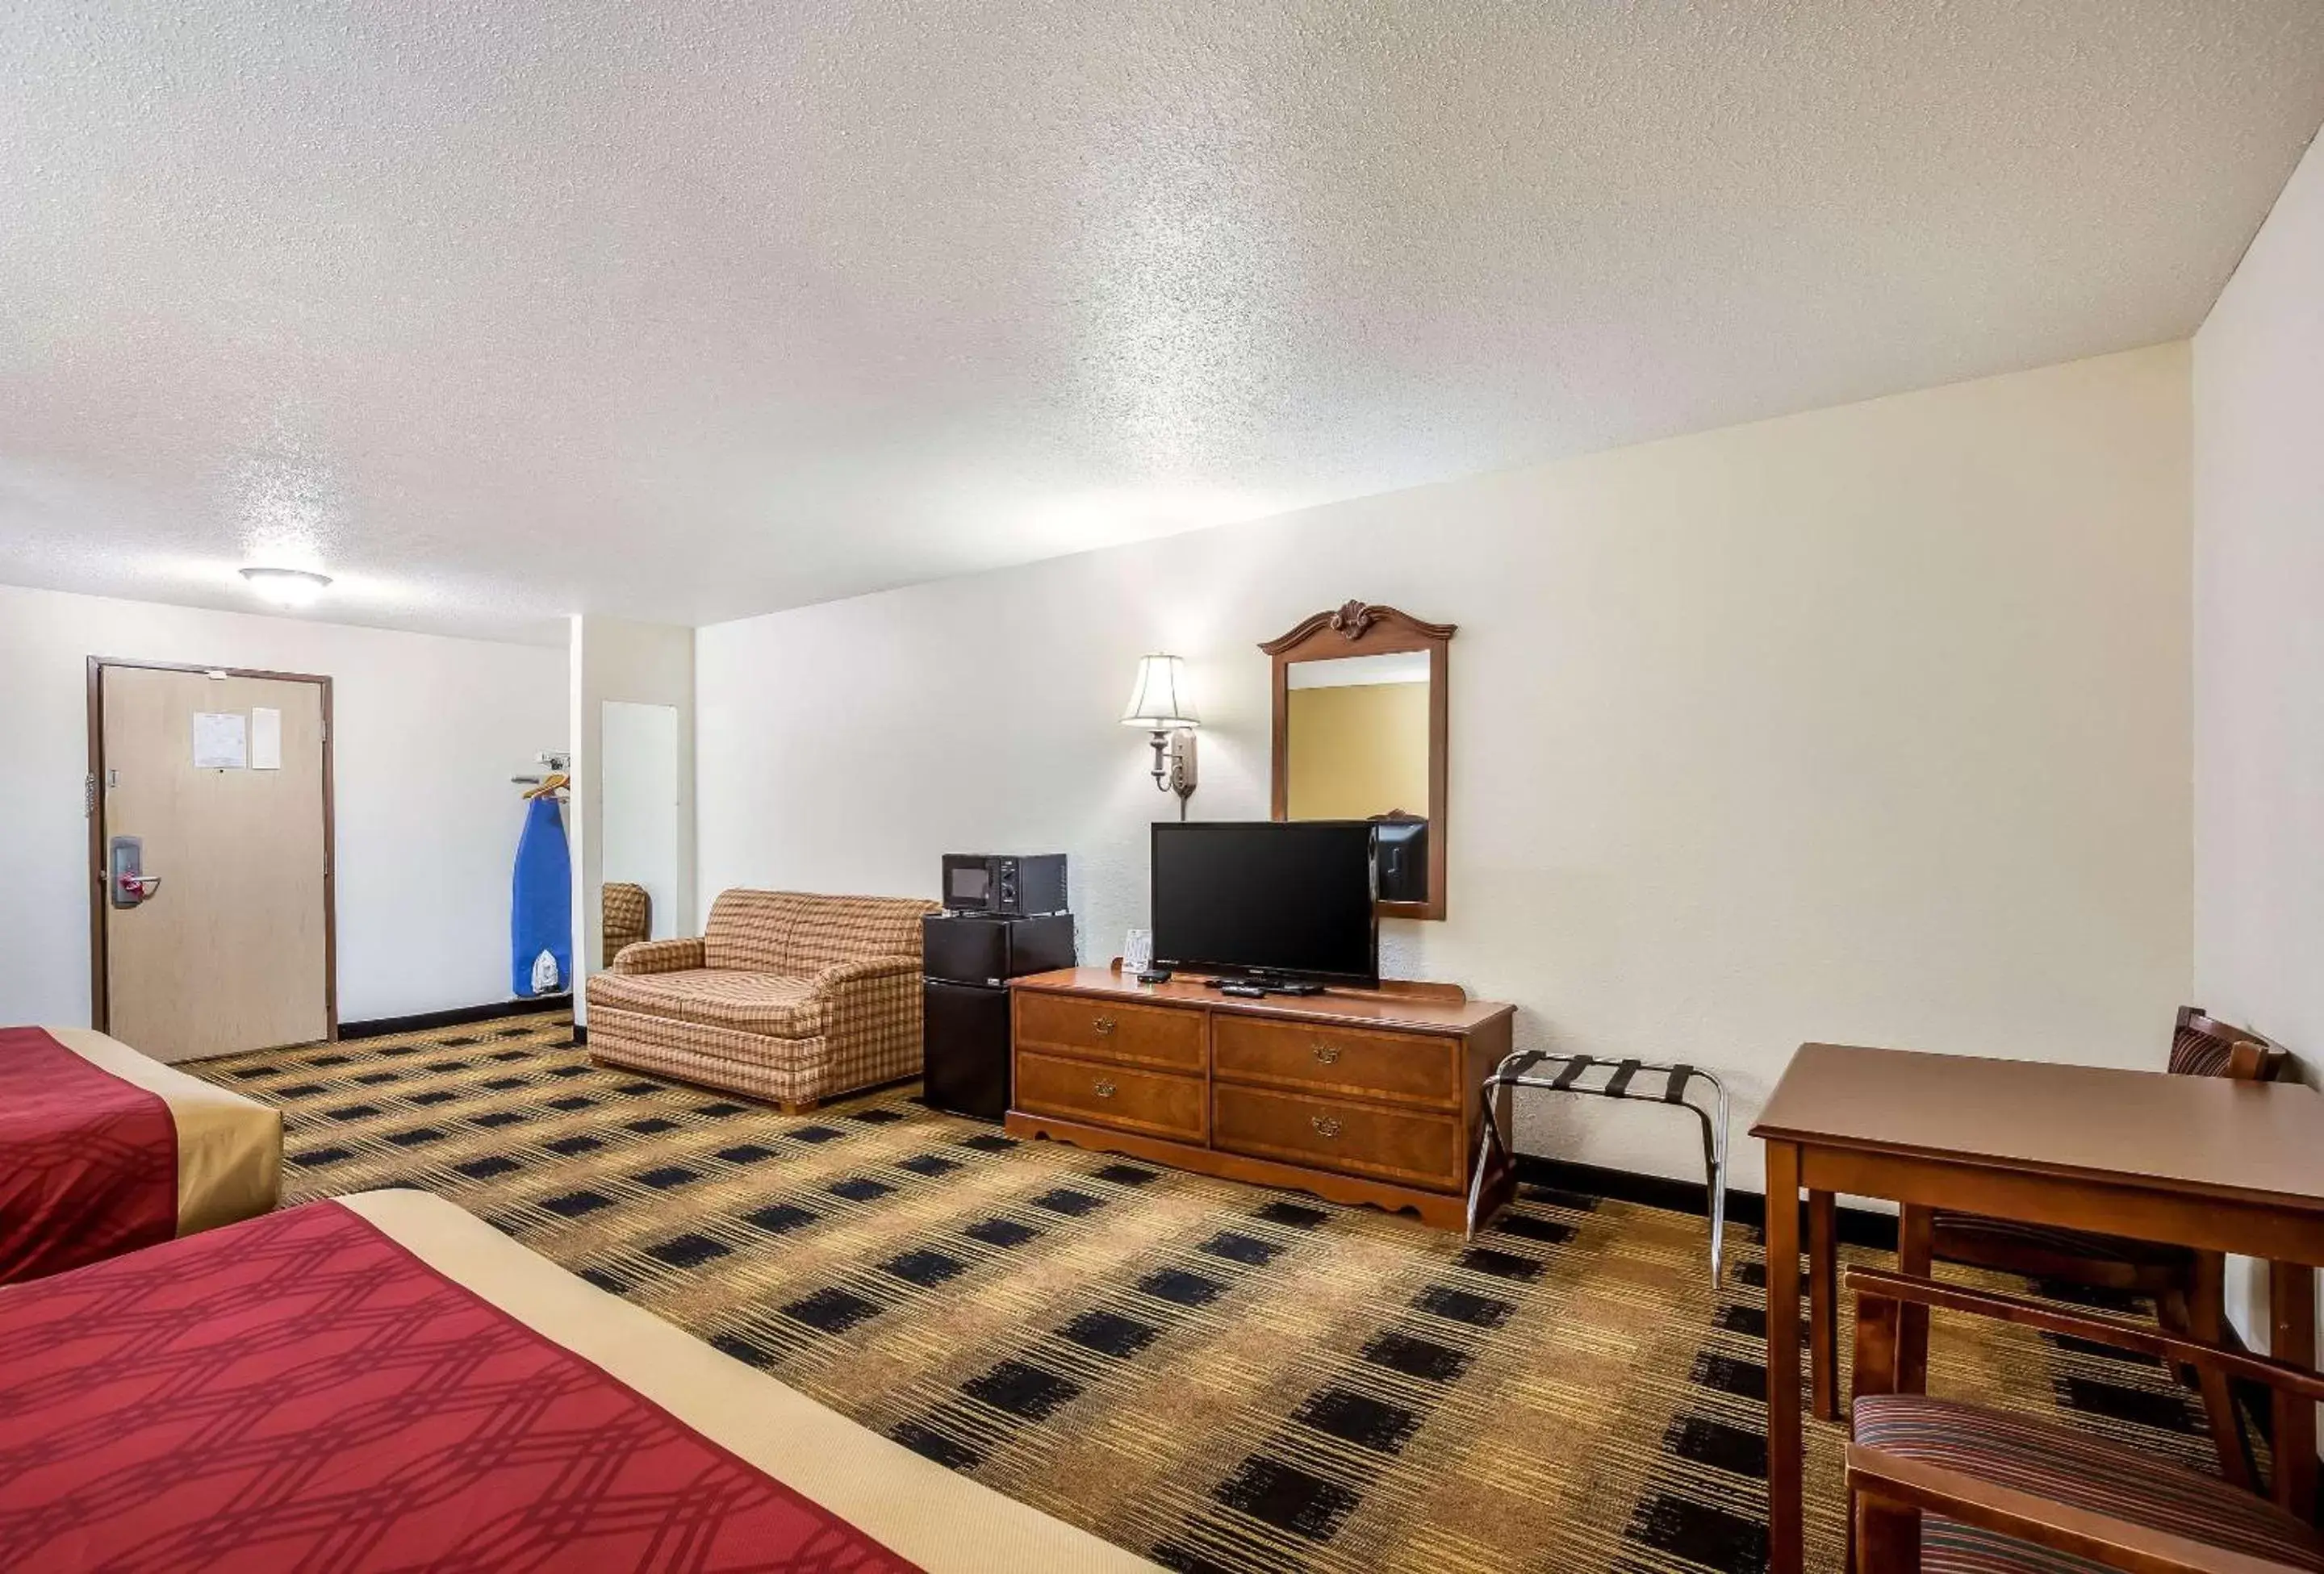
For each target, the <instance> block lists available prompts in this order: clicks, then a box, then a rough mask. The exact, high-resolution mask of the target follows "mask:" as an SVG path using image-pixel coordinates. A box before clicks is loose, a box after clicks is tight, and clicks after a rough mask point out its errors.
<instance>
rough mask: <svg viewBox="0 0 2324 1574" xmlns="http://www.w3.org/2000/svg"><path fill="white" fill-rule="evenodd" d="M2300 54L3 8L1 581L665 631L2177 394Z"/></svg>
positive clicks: (1212, 25) (1296, 16)
mask: <svg viewBox="0 0 2324 1574" xmlns="http://www.w3.org/2000/svg"><path fill="white" fill-rule="evenodd" d="M2319 119H2324V4H2319V3H2318V0H2234V3H2232V4H2228V3H2225V0H2112V3H2107V4H2098V3H2092V0H2043V3H2029V0H1809V3H1799V4H1785V5H1777V4H1771V3H1768V0H1692V3H1681V0H1629V3H1620V0H1559V3H1551V4H1535V5H1514V4H1512V5H1500V4H1488V3H1485V0H1406V3H1403V4H1394V5H1388V4H1378V3H1372V0H1306V3H1302V4H1291V3H1286V4H1277V5H1256V4H1250V3H1249V0H1176V3H1174V4H1169V5H1152V4H1138V5H1129V4H1120V3H1109V0H1051V3H1044V0H959V3H954V4H949V5H918V4H903V3H899V0H872V3H870V4H862V5H842V4H832V3H816V0H792V3H789V4H781V5H765V4H757V3H753V4H734V5H721V4H714V3H712V0H679V3H666V4H661V5H652V6H645V5H632V4H626V3H623V4H614V3H606V4H602V5H591V4H578V3H569V4H545V3H541V0H494V3H493V4H490V5H473V4H469V3H467V0H460V3H457V4H454V3H451V0H436V3H429V4H423V3H416V0H397V3H395V4H392V5H365V4H360V3H357V0H337V3H328V0H243V3H239V4H207V5H206V4H196V3H192V0H188V3H185V4H158V3H156V4H136V5H97V6H92V5H84V4H78V3H70V4H69V3H67V0H13V3H12V4H11V5H8V6H7V7H5V15H0V580H7V581H14V582H17V583H23V584H49V585H57V586H62V587H66V588H72V589H83V590H92V591H100V592H106V593H111V594H132V595H142V596H149V597H154V598H158V599H164V600H171V601H184V602H193V603H211V604H220V605H230V606H241V605H246V604H248V598H247V597H246V596H245V595H244V593H243V592H242V591H241V589H240V588H239V586H238V585H237V584H234V583H232V581H231V571H232V569H233V567H234V566H235V565H236V564H238V563H240V562H243V561H247V560H249V558H250V557H252V556H261V557H273V558H280V559H289V560H297V559H299V558H300V557H313V558H315V559H318V560H319V561H320V563H321V564H322V565H323V566H325V567H327V568H328V569H329V570H330V571H332V572H334V573H336V574H338V575H341V576H342V579H343V584H342V586H341V593H340V594H337V595H336V596H335V597H334V598H332V600H331V601H330V602H328V603H326V605H325V607H324V609H323V611H322V612H321V614H320V615H326V616H332V617H338V618H346V619H353V620H355V621H371V622H381V623H386V624H390V625H401V626H409V627H418V628H432V629H445V630H454V631H467V632H477V633H495V634H504V635H515V636H519V637H536V638H558V637H560V634H559V631H558V628H557V625H556V624H555V622H554V621H553V620H554V619H555V618H556V617H557V616H558V614H562V613H564V612H571V611H576V610H587V611H595V612H611V613H616V614H621V615H626V616H633V617H640V618H649V619H659V620H669V621H710V620H715V619H719V618H725V617H732V616H736V615H739V614H743V613H748V612H760V611H764V610H768V609H771V608H776V607H781V606H785V605H791V604H796V603H801V602H806V601H812V600H819V599H823V598H825V597H830V596H835V595H842V594H852V593H854V592H858V591H862V590H866V589H871V588H873V587H876V586H881V585H886V584H897V583H900V582H903V581H908V580H912V579H920V578H927V577H930V576H934V575H945V574H952V573H956V572H960V571H964V570H970V569H976V568H982V567H988V566H997V565H1001V564H1006V563H1011V562H1019V561H1024V560H1027V559H1030V558H1034V557H1042V556H1047V555H1049V554H1054V553H1060V552H1068V551H1074V550H1079V549H1082V548H1090V547H1094V546H1099V545H1103V544H1106V543H1110V542H1113V541H1118V540H1123V539H1127V538H1133V537H1138V536H1141V535H1148V534H1153V533H1157V532H1160V531H1166V530H1171V529H1184V528H1188V527H1192V526H1195V525H1202V524H1209V523H1214V522H1217V521H1220V520H1229V519H1236V518H1244V517H1250V516H1254V515H1258V514H1262V513H1268V512H1274V511H1279V510H1282V509H1285V508H1288V507H1293V506H1297V505H1302V504H1306V503H1312V502H1323V501H1326V500H1329V499H1333V498H1338V497H1345V496H1351V495H1355V494H1360V493H1364V492H1378V491H1382V490H1386V489H1389V488H1394V487H1400V486H1406V485H1410V484H1414V483H1421V482H1425V481H1431V480H1436V479H1441V478H1444V477H1448V476H1452V475H1456V474H1466V473H1470V472H1474V471H1479V470H1485V469H1492V468H1498V467H1503V466H1508V465H1517V464H1521V463H1525V462H1528V461H1533V460H1538V459H1543V458H1546V457H1550V456H1556V455H1560V454H1566V453H1572V452H1576V451H1580V450H1584V449H1589V448H1595V447H1602V446H1609V445H1613V444H1618V443H1625V442H1630V441H1634V440H1637V439H1642V438H1646V437H1657V436H1663V435H1667V434H1670V433H1674V432H1679V431H1685V430H1690V429H1697V428H1707V427H1712V426H1718V425H1723V424H1726V423H1729V422H1733V421H1738V420H1745V419H1753V418H1756V417H1761V416H1766V415H1772V414H1775V413H1779V412H1782V411H1786V410H1798V409H1803V408H1809V407H1812V406H1817V405H1823V404H1830V403H1834V402H1838V401H1841V400H1850V399H1857V398H1861V397H1865V396H1869V395H1874V394H1879V393H1884V392H1889V391H1897V390H1902V389H1906V388H1912V387H1918V386H1925V385H1928V384H1932V383H1938V382H1948V381H1951V380H1955V379H1959V378H1963V377H1970V376H1976V375H1978V374H1982V373H1993V372H1998V371H2003V370H2007V369H2010V368H2014V367H2021V366H2027V365H2033V364H2040V363H2044V362H2051V361H2057V360H2063V359H2068V358H2070V357H2073V356H2078V355H2084V354H2094V353H2098V352H2101V351H2107V350H2113V349H2119V348H2124V347H2127V346H2130V345H2140V344H2147V343H2152V342H2154V341H2157V340H2163V339H2168V338H2172V337H2176V336H2181V335H2184V334H2185V333H2187V332H2189V331H2190V329H2192V328H2193V327H2195V326H2196V324H2197V323H2198V322H2199V320H2200V318H2201V316H2202V314H2203V312H2204V311H2205V309H2206V308H2208V307H2209V304H2210V302H2211V300H2212V299H2213V298H2214V297H2215V295H2216V294H2217V292H2218V289H2219V286H2220V285H2221V284H2222V283H2223V282H2224V281H2225V280H2226V278H2227V274H2228V272H2229V271H2230V270H2231V268H2232V267H2233V265H2234V263H2235V261H2236V257H2237V255H2238V253H2240V251H2241V249H2242V247H2243V245H2244V244H2245V243H2246V241H2247V240H2248V239H2249V237H2250V235H2251V234H2252V232H2253V231H2254V229H2255V227H2256V226H2257V225H2258V223H2259V221H2260V219H2261V218H2262V216H2264V214H2265V212H2266V209H2267V207H2268V205H2269V203H2270V202H2271V200H2272V199H2273V197H2274V195H2275V193H2276V192H2277V191H2278V189H2280V188H2281V187H2282V182H2283V180H2284V178H2285V177H2286V175H2287V174H2288V173H2289V172H2290V170H2291V169H2292V164H2293V162H2294V161H2295V160H2296V159H2297V157H2298V154H2299V152H2300V150H2301V147H2302V145H2303V144H2304V143H2306V141H2307V140H2308V138H2309V136H2310V133H2313V132H2314V131H2315V130H2316V128H2317V124H2318V122H2319Z"/></svg>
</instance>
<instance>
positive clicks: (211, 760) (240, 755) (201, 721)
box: [194, 711, 250, 770]
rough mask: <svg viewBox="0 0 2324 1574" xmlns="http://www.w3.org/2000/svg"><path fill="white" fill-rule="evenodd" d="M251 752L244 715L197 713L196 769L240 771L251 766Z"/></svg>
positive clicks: (195, 720)
mask: <svg viewBox="0 0 2324 1574" xmlns="http://www.w3.org/2000/svg"><path fill="white" fill-rule="evenodd" d="M249 759H250V750H249V748H248V745H247V741H246V739H245V736H244V731H243V715H242V713H241V712H240V711H196V712H195V713H194V769H196V770H240V769H243V768H244V766H246V765H247V764H248V763H249Z"/></svg>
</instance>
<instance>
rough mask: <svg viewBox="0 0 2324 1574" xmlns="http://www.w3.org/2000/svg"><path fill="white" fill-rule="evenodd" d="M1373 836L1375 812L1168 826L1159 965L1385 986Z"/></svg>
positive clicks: (1157, 910)
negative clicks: (1370, 818) (1356, 816)
mask: <svg viewBox="0 0 2324 1574" xmlns="http://www.w3.org/2000/svg"><path fill="white" fill-rule="evenodd" d="M1373 836H1374V827H1373V826H1372V825H1371V824H1369V822H1367V821H1363V820H1289V821H1281V820H1256V821H1194V822H1187V821H1180V822H1176V823H1175V824H1174V823H1172V822H1169V821H1157V822H1156V824H1155V826H1154V920H1153V922H1154V961H1155V964H1156V965H1157V966H1158V967H1167V968H1175V969H1183V970H1185V971H1195V972H1231V973H1241V974H1245V975H1250V976H1256V975H1280V976H1282V977H1285V978H1288V979H1296V980H1313V981H1317V982H1326V983H1354V984H1362V985H1366V986H1369V985H1372V984H1376V983H1378V982H1379V922H1378V920H1377V918H1376V917H1375V916H1374V909H1373V907H1372V902H1373V899H1374V897H1375V895H1376V892H1375V888H1374V872H1373V871H1374V867H1375V866H1374V863H1373Z"/></svg>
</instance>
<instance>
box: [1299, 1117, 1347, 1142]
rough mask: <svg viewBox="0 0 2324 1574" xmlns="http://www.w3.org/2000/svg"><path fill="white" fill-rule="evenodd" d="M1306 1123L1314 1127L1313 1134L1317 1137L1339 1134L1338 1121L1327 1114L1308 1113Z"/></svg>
mask: <svg viewBox="0 0 2324 1574" xmlns="http://www.w3.org/2000/svg"><path fill="white" fill-rule="evenodd" d="M1307 1124H1308V1125H1310V1126H1312V1127H1314V1128H1315V1135H1316V1136H1318V1137H1337V1136H1339V1135H1340V1123H1339V1122H1338V1121H1337V1120H1334V1119H1333V1118H1331V1117H1330V1116H1329V1115H1310V1116H1309V1117H1307Z"/></svg>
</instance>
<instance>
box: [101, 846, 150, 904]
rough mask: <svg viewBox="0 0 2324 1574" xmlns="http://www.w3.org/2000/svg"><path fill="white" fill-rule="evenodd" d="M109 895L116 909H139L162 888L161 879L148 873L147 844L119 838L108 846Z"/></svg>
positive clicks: (106, 859)
mask: <svg viewBox="0 0 2324 1574" xmlns="http://www.w3.org/2000/svg"><path fill="white" fill-rule="evenodd" d="M105 861H106V874H107V877H108V878H107V879H106V887H107V896H108V897H109V899H110V900H111V901H112V903H113V905H114V906H115V907H140V906H142V905H143V904H144V903H145V902H146V901H148V900H149V899H151V898H152V895H153V893H154V892H155V891H157V890H159V889H161V877H160V876H158V875H148V874H147V873H146V872H145V841H144V838H143V837H141V836H115V837H114V838H113V839H112V840H111V841H110V842H107V843H106V855H105Z"/></svg>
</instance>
